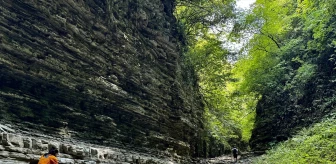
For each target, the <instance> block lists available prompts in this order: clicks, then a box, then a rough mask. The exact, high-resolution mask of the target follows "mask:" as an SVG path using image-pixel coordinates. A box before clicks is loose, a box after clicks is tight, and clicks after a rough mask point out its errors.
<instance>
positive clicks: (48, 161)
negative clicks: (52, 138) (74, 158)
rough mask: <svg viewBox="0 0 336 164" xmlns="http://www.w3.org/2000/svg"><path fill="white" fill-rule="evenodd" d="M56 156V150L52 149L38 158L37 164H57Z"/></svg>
mask: <svg viewBox="0 0 336 164" xmlns="http://www.w3.org/2000/svg"><path fill="white" fill-rule="evenodd" d="M57 155H58V150H57V149H56V148H54V147H52V148H51V149H50V150H49V152H48V153H45V154H43V155H42V156H41V157H40V160H39V162H38V164H58V160H57V157H56V156H57Z"/></svg>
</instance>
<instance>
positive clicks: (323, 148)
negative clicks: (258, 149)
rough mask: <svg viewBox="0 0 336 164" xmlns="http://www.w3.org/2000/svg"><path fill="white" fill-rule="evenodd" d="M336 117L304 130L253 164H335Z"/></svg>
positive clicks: (329, 117)
mask: <svg viewBox="0 0 336 164" xmlns="http://www.w3.org/2000/svg"><path fill="white" fill-rule="evenodd" d="M335 134H336V117H335V113H333V114H331V115H328V117H327V118H325V119H324V120H323V121H322V122H321V123H317V124H315V125H314V126H312V127H309V128H304V129H302V130H301V131H300V132H299V133H298V134H297V135H295V136H293V137H292V138H291V139H289V140H287V141H285V142H284V143H281V144H278V145H277V146H275V147H274V148H272V149H271V150H269V151H267V155H264V156H261V157H259V158H257V159H256V160H255V161H254V162H253V163H256V164H263V163H272V164H283V163H297V164H306V163H335V161H336V153H335V152H336V143H335V140H336V135H335Z"/></svg>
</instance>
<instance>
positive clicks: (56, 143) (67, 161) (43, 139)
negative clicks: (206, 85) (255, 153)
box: [0, 125, 191, 164]
mask: <svg viewBox="0 0 336 164" xmlns="http://www.w3.org/2000/svg"><path fill="white" fill-rule="evenodd" d="M0 129H1V131H2V132H1V133H0V163H7V164H8V163H13V164H18V163H27V162H31V161H34V160H35V161H36V160H38V159H39V158H40V156H41V154H44V153H46V152H48V150H49V149H50V148H51V147H56V148H58V150H59V152H60V153H59V155H58V156H57V158H58V161H59V163H61V164H75V163H76V164H77V163H82V164H83V163H90V164H93V163H106V164H107V163H108V164H111V163H137V164H146V163H162V164H168V163H170V164H172V163H190V162H191V161H190V160H189V161H188V160H186V159H185V158H181V156H178V155H177V154H176V153H172V152H171V151H168V150H167V151H161V152H156V154H148V153H146V154H144V153H139V152H135V151H130V150H125V149H118V148H111V147H104V146H99V145H93V144H88V143H83V142H78V141H71V142H66V141H64V140H60V139H56V140H55V139H53V138H52V137H48V136H44V135H41V134H35V135H34V134H33V133H29V134H26V135H25V134H15V132H16V131H15V130H13V129H12V128H10V127H8V126H5V125H0Z"/></svg>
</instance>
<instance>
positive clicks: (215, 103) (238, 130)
mask: <svg viewBox="0 0 336 164" xmlns="http://www.w3.org/2000/svg"><path fill="white" fill-rule="evenodd" d="M234 2H235V1H234V0H226V1H223V0H211V1H205V0H197V1H183V0H179V1H177V8H176V10H175V16H176V17H177V20H178V23H179V27H180V30H183V32H184V36H186V37H187V43H188V48H187V49H188V51H187V52H186V53H185V56H184V57H185V59H186V60H187V61H186V62H189V63H191V64H192V66H193V67H194V68H195V71H196V73H197V75H198V77H199V86H200V91H201V93H202V95H203V97H204V102H205V104H206V107H205V115H204V118H205V126H206V129H207V131H208V132H207V133H208V135H210V136H212V137H214V138H215V139H217V140H218V141H220V142H221V143H223V144H224V145H225V148H229V147H230V144H238V143H239V142H244V143H245V144H246V145H247V143H248V140H249V138H250V137H251V131H252V128H253V122H254V117H255V106H256V102H257V98H258V96H256V95H254V94H253V93H251V94H240V93H239V92H236V88H237V85H234V84H233V82H235V80H236V79H235V77H234V76H233V74H232V68H233V64H232V63H230V62H229V60H228V58H229V56H230V55H232V54H231V53H230V52H229V51H228V50H226V49H224V48H223V46H222V45H223V41H221V39H220V37H221V36H222V34H223V33H222V32H223V31H224V28H225V26H226V24H227V21H228V20H230V19H232V18H233V17H235V13H234ZM214 29H216V30H215V31H216V33H214V32H213V31H214ZM256 97H257V98H256Z"/></svg>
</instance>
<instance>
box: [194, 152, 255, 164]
mask: <svg viewBox="0 0 336 164" xmlns="http://www.w3.org/2000/svg"><path fill="white" fill-rule="evenodd" d="M255 157H256V155H254V154H253V153H245V154H243V155H239V156H238V161H237V162H234V161H233V158H232V156H230V155H223V156H221V157H216V158H208V159H203V160H200V161H199V163H200V164H234V163H240V164H251V163H252V160H253V158H255Z"/></svg>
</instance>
